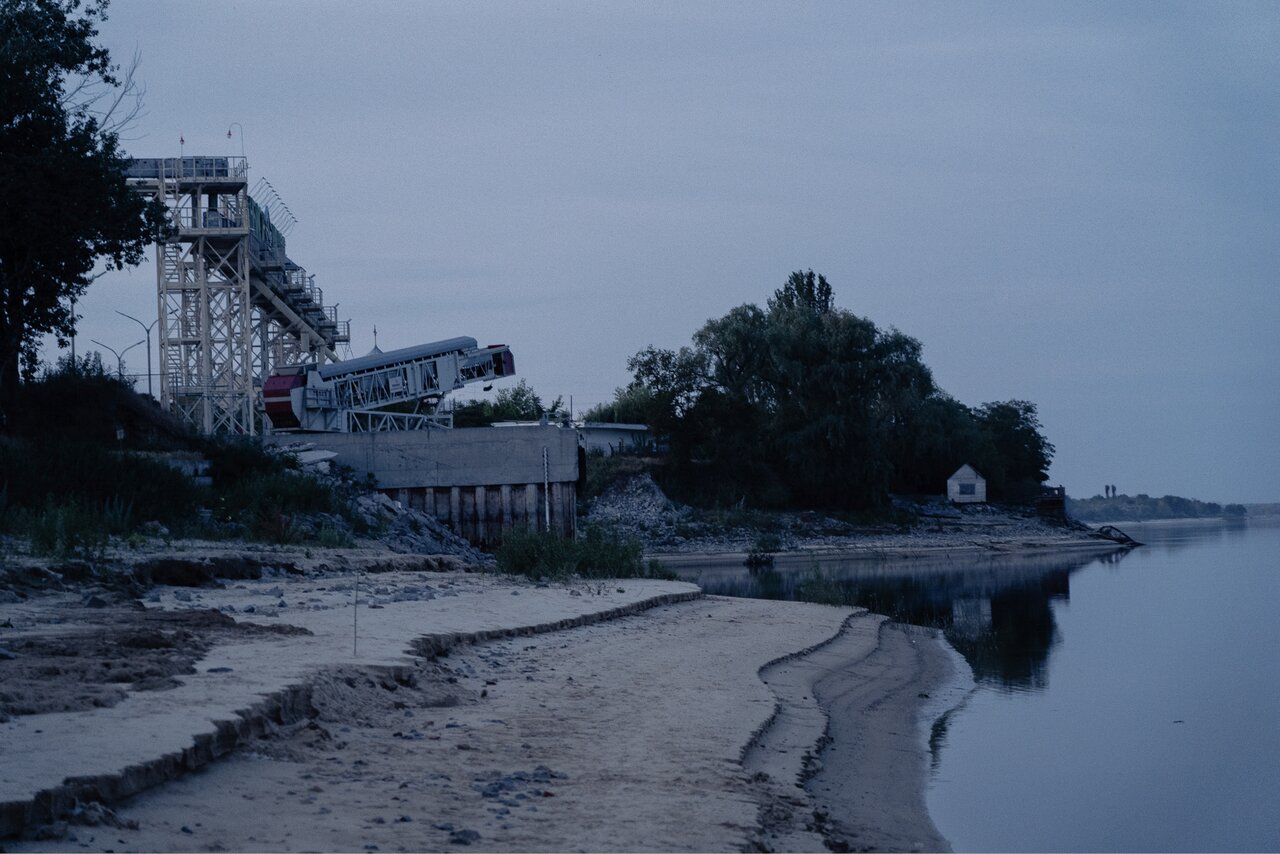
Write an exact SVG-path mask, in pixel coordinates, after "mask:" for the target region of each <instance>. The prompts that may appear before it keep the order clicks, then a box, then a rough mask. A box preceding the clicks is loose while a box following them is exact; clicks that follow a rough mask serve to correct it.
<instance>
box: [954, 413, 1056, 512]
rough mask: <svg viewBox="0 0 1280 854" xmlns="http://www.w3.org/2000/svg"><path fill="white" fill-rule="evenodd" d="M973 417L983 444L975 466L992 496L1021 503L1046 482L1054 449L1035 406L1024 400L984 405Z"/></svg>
mask: <svg viewBox="0 0 1280 854" xmlns="http://www.w3.org/2000/svg"><path fill="white" fill-rule="evenodd" d="M974 418H975V420H976V421H977V423H978V426H979V429H980V430H981V432H982V433H983V436H984V439H985V440H986V444H985V445H984V447H983V448H982V450H981V452H980V453H981V456H980V458H979V459H978V460H977V462H976V463H975V464H976V465H977V467H978V471H980V472H982V475H983V476H984V477H985V478H986V479H987V489H988V491H989V492H990V494H991V495H992V496H993V497H996V498H1009V499H1014V500H1023V499H1027V498H1030V497H1032V496H1033V495H1035V494H1036V493H1037V492H1039V490H1040V485H1041V484H1042V483H1044V482H1045V481H1046V480H1048V479H1049V463H1050V462H1051V461H1052V460H1053V452H1054V447H1053V445H1051V444H1050V443H1049V441H1048V440H1047V439H1046V438H1045V437H1044V433H1043V432H1042V427H1041V424H1040V418H1039V416H1038V415H1037V413H1036V405H1035V404H1034V403H1031V402H1030V401H1026V400H1007V401H1002V402H994V403H984V404H982V406H979V407H978V408H977V409H976V410H975V411H974Z"/></svg>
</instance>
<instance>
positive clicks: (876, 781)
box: [0, 573, 948, 851]
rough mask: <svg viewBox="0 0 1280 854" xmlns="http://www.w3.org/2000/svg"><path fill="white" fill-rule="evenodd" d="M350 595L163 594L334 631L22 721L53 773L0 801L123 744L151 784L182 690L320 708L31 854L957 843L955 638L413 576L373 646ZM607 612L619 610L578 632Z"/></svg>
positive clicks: (836, 614) (621, 592)
mask: <svg viewBox="0 0 1280 854" xmlns="http://www.w3.org/2000/svg"><path fill="white" fill-rule="evenodd" d="M346 581H347V583H345V584H344V583H340V582H341V579H333V578H330V579H323V578H313V579H285V580H265V581H245V582H242V583H239V584H235V585H232V586H229V587H227V588H224V589H221V590H213V589H203V590H201V591H199V592H198V594H196V595H192V594H191V593H190V592H189V591H184V590H177V589H171V588H158V589H159V590H160V591H161V592H160V593H159V594H158V595H153V596H152V599H153V600H155V601H151V602H148V605H149V607H150V608H151V609H153V610H155V609H159V610H164V611H171V612H181V611H183V610H184V609H189V610H191V612H192V613H193V615H194V614H196V613H205V614H207V613H208V611H209V609H215V610H218V611H220V612H222V613H225V614H229V615H231V616H233V617H234V618H235V619H237V620H239V621H246V620H248V619H250V615H251V618H252V621H253V622H254V623H256V624H260V625H264V626H283V625H292V626H297V627H299V628H303V629H306V630H307V631H308V632H310V634H299V633H285V632H266V631H261V630H258V631H255V632H250V633H246V634H245V635H243V636H239V635H237V636H235V637H234V638H232V639H231V640H223V641H218V640H217V639H215V640H214V642H213V646H212V648H211V649H210V650H209V651H208V652H206V653H205V654H204V656H203V657H202V658H201V659H200V660H199V661H198V662H197V663H196V664H195V667H194V670H195V671H196V672H195V673H193V674H186V675H178V676H176V677H174V678H176V679H178V680H179V681H180V682H182V683H183V685H182V686H180V687H178V688H174V689H171V690H169V691H158V692H150V694H149V697H150V698H151V699H148V694H146V693H134V694H130V695H129V696H128V697H126V698H124V699H122V700H120V701H119V702H118V703H116V704H115V705H114V706H111V707H110V708H106V709H101V708H97V709H91V710H80V711H73V712H63V713H57V714H37V715H28V716H21V717H14V718H12V719H11V720H10V721H9V722H6V723H4V724H0V750H3V752H4V755H5V756H6V758H8V757H10V756H16V755H18V754H19V753H20V754H22V756H23V757H24V759H23V761H24V762H25V763H27V764H25V765H21V766H19V765H17V764H13V763H9V762H6V770H5V772H4V773H3V774H2V775H0V776H4V777H6V778H7V779H5V780H0V783H3V784H4V785H5V786H7V787H8V788H9V789H14V790H15V791H19V790H30V789H32V787H33V786H34V787H35V788H40V786H39V785H36V784H37V781H35V780H29V779H16V780H15V779H13V778H14V777H15V776H19V775H26V776H27V777H36V776H40V775H43V776H44V777H45V778H58V779H63V778H65V777H71V776H75V775H76V774H77V773H79V774H84V773H86V770H85V769H83V768H80V767H79V766H84V765H92V764H94V763H95V762H96V763H97V765H98V766H99V767H97V768H95V769H94V772H95V773H97V774H99V775H105V774H109V773H110V772H108V771H104V770H103V767H105V766H104V763H103V762H102V761H101V757H100V756H98V755H97V753H100V752H101V751H97V748H95V746H94V745H95V743H96V742H95V739H96V740H97V741H106V742H111V743H112V748H111V751H109V752H110V753H111V761H109V762H106V763H105V765H113V764H114V765H116V766H120V767H121V768H124V767H127V766H129V765H130V764H131V762H132V763H134V764H136V762H137V761H140V760H142V759H144V758H145V756H146V755H147V754H148V751H154V749H155V748H154V745H152V744H151V743H150V739H151V738H152V737H153V736H154V734H152V733H147V732H146V727H145V726H144V727H142V728H140V729H138V728H134V729H131V728H130V726H129V725H128V724H127V723H126V721H128V720H129V719H131V718H137V717H138V714H137V713H140V712H142V711H144V707H145V705H146V704H147V703H148V702H150V703H153V704H154V703H155V702H157V701H156V700H155V699H154V698H156V697H165V698H167V699H166V700H165V701H164V703H163V707H164V712H163V713H164V715H165V720H166V724H167V726H169V728H170V729H176V730H182V727H181V726H180V725H177V724H175V723H174V719H175V718H179V719H182V718H184V716H185V719H189V720H188V723H189V722H190V721H191V720H194V721H197V722H200V721H203V722H204V724H205V725H206V726H207V725H208V724H209V722H210V721H213V722H216V721H217V720H218V719H219V717H223V716H227V715H228V714H230V712H228V711H226V710H227V709H230V708H233V707H236V706H237V705H239V706H243V705H245V703H246V702H247V701H248V700H250V699H252V698H254V697H257V698H258V699H259V700H261V698H262V697H264V696H266V695H267V694H269V691H268V686H269V684H271V683H273V682H283V683H288V684H298V683H299V681H301V682H303V683H305V688H306V702H307V708H306V709H305V710H304V713H301V714H296V715H291V716H287V717H279V716H277V719H276V720H272V721H267V722H265V723H264V724H263V725H262V726H260V727H257V728H256V729H254V730H253V731H251V732H247V733H246V734H244V736H243V737H242V738H241V739H240V740H239V741H238V742H237V744H236V745H235V749H233V750H230V751H229V752H227V753H226V755H224V756H223V757H222V758H221V759H220V760H219V761H216V762H208V763H204V764H199V765H198V766H197V767H195V769H194V770H192V771H190V772H189V773H185V774H181V775H178V776H176V777H175V778H174V779H171V780H169V781H167V782H164V783H163V784H161V785H158V786H155V787H154V788H150V789H148V790H147V791H144V792H142V793H141V794H136V795H133V796H132V797H129V798H127V799H123V800H120V801H116V802H112V803H108V804H106V805H105V806H106V807H109V810H104V809H101V808H99V807H97V806H95V805H94V804H92V803H90V802H88V800H87V799H86V798H81V799H80V800H79V801H78V802H76V803H75V804H73V805H72V808H71V810H70V811H68V812H67V813H65V814H63V815H61V816H59V817H58V818H57V820H56V821H53V822H51V823H48V824H45V825H43V826H28V827H27V828H26V829H25V836H24V837H22V838H10V839H6V840H4V841H3V845H4V847H5V848H6V849H7V850H33V851H34V850H108V849H113V850H135V849H136V850H157V851H167V850H210V851H217V850H264V851H274V850H355V851H360V850H380V851H389V850H391V851H394V850H503V851H516V850H524V851H550V850H556V851H573V850H587V851H591V850H600V851H605V850H608V851H617V850H684V851H727V850H744V849H772V850H825V848H826V847H827V845H828V844H832V845H835V846H838V847H842V846H847V847H850V848H875V849H880V850H895V849H896V850H920V849H940V848H944V847H945V841H944V840H941V839H940V838H939V837H938V836H937V833H936V830H935V829H934V828H933V826H932V824H931V823H930V822H929V820H928V816H927V814H926V813H925V812H924V809H923V785H924V777H925V768H926V756H927V752H926V744H925V740H924V738H923V737H922V730H921V726H920V721H919V720H918V715H919V710H920V708H921V706H922V704H923V703H924V702H925V701H924V699H923V698H922V695H928V694H930V693H931V692H932V690H933V686H934V685H935V683H937V682H938V681H939V680H943V679H945V678H947V671H946V662H947V661H948V658H947V653H946V650H945V648H944V647H942V646H941V641H940V640H938V639H936V638H935V637H933V636H930V635H927V634H907V633H904V632H902V631H899V630H898V629H895V628H894V627H892V626H889V625H887V624H885V623H884V620H883V619H882V618H879V617H875V616H872V615H868V614H866V613H865V612H861V611H858V610H857V609H850V608H836V607H829V606H823V605H813V604H805V603H797V602H770V601H760V600H749V599H729V598H721V597H704V598H689V596H690V595H695V596H696V590H695V589H694V588H692V586H691V585H685V584H680V583H677V582H653V581H649V582H643V583H642V582H635V581H619V582H609V583H607V584H602V583H600V582H594V583H590V584H588V583H585V582H582V583H579V584H577V585H570V586H567V587H561V586H557V587H547V586H542V587H538V586H534V585H530V584H525V583H521V582H517V581H511V580H506V579H498V578H494V577H492V576H484V577H477V576H467V575H465V574H461V573H456V574H450V573H440V574H436V573H431V574H424V573H392V574H389V575H386V576H379V577H377V578H375V579H372V580H367V581H365V582H364V583H365V584H367V585H368V587H367V588H366V592H365V593H364V594H360V595H361V596H362V599H361V601H362V603H363V605H364V607H362V608H361V609H360V611H359V614H358V616H359V620H360V625H361V627H362V629H363V634H362V643H363V644H364V646H363V647H362V650H363V651H362V652H360V653H358V654H357V653H354V652H353V650H352V649H351V646H350V644H351V641H352V633H353V626H352V622H353V621H352V617H353V613H352V610H351V607H350V601H351V600H352V598H353V597H354V596H355V595H356V591H355V590H354V589H353V583H352V582H354V579H347V580H346ZM428 593H429V594H430V595H428ZM662 597H665V598H662ZM681 599H684V600H685V601H679V600H681ZM23 608H24V610H23V611H22V612H21V613H17V612H15V613H14V614H13V615H11V616H10V617H9V620H10V622H11V623H13V620H14V618H15V617H16V619H17V622H16V623H13V625H14V626H16V627H17V628H19V629H20V630H21V631H19V632H18V634H22V635H32V634H37V633H40V632H45V633H46V634H47V633H48V631H49V630H50V629H49V626H48V625H46V624H42V623H40V617H39V614H38V612H39V605H38V604H36V603H32V602H28V603H25V604H24V606H23ZM587 612H590V613H592V614H596V615H598V616H597V617H596V618H592V619H590V620H586V619H579V618H578V617H573V616H572V615H573V614H575V613H576V614H579V616H581V615H582V614H585V613H587ZM566 615H568V616H566ZM64 616H65V612H64ZM553 618H554V619H553ZM565 620H567V621H568V622H567V623H563V624H561V623H557V621H565ZM0 622H3V621H2V620H0ZM59 625H64V626H65V624H59ZM504 625H505V626H507V628H506V629H504V628H503V626H504ZM469 626H470V627H471V628H472V629H474V630H475V631H474V632H473V636H472V637H470V638H467V639H466V642H463V640H462V636H463V635H464V634H466V632H467V631H468V630H469V629H468V627H469ZM566 626H568V627H566ZM6 631H7V630H6ZM486 638H488V639H486ZM6 642H7V641H6ZM15 652H16V653H17V654H19V655H21V654H22V651H21V649H16V650H15ZM441 652H447V654H446V655H438V653H441ZM415 653H416V654H415ZM433 655H435V656H436V657H434V658H432V657H431V656H433ZM303 671H305V673H303ZM264 674H274V675H273V676H271V677H270V678H267V676H265V675H264ZM300 674H302V675H300ZM197 689H199V690H197ZM184 691H187V692H188V693H186V694H184V693H183V692H184ZM201 691H204V692H205V693H200V692H201ZM209 691H212V692H213V693H212V694H209V693H208V692H209ZM237 691H238V692H240V693H242V694H244V695H245V696H244V698H241V699H240V700H238V701H236V702H232V701H230V700H228V699H227V697H226V696H225V693H226V692H230V693H235V692H237ZM201 697H203V698H204V699H203V700H201V699H200V698H201ZM214 697H220V698H221V699H219V700H217V701H215V700H213V699H212V698H214ZM144 717H145V716H144ZM104 727H114V729H113V730H111V731H104V730H103V728H104ZM51 730H52V731H53V733H54V735H53V736H50V731H51ZM73 733H75V735H73ZM42 738H44V739H45V741H44V742H41V740H40V739H42ZM28 739H32V740H34V741H28ZM175 740H178V741H180V739H175ZM19 745H27V746H26V747H25V748H23V749H19ZM33 745H34V746H33ZM41 749H43V750H44V751H45V756H44V757H43V758H42V756H41V754H40V750H41ZM13 751H17V752H16V753H15V752H13ZM95 751H97V753H96V752H95ZM23 769H25V770H23ZM77 769H79V770H77ZM24 787H25V788H24ZM39 836H44V837H47V838H44V839H40V838H36V837H39Z"/></svg>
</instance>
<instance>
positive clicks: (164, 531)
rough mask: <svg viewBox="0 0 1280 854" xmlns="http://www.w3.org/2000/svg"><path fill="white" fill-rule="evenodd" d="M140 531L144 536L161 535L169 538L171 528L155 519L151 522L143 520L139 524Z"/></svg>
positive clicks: (163, 537) (162, 537)
mask: <svg viewBox="0 0 1280 854" xmlns="http://www.w3.org/2000/svg"><path fill="white" fill-rule="evenodd" d="M138 533H139V534H142V536H144V537H159V538H161V539H167V538H168V537H169V529H168V528H166V527H165V526H164V525H162V524H161V523H159V522H157V521H155V520H154V519H153V520H151V521H149V522H143V523H142V524H141V525H139V526H138Z"/></svg>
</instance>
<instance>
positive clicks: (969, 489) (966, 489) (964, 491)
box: [960, 483, 978, 495]
mask: <svg viewBox="0 0 1280 854" xmlns="http://www.w3.org/2000/svg"><path fill="white" fill-rule="evenodd" d="M960 494H961V495H977V494H978V485H977V484H976V483H962V484H960Z"/></svg>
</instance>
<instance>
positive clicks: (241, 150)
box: [227, 122, 245, 166]
mask: <svg viewBox="0 0 1280 854" xmlns="http://www.w3.org/2000/svg"><path fill="white" fill-rule="evenodd" d="M232 128H240V160H241V164H240V165H241V166H243V165H245V163H244V160H245V156H244V125H242V124H240V123H239V122H232V123H231V124H229V125H227V139H231V129H232Z"/></svg>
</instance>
